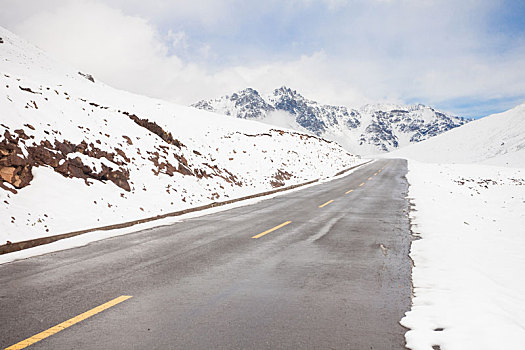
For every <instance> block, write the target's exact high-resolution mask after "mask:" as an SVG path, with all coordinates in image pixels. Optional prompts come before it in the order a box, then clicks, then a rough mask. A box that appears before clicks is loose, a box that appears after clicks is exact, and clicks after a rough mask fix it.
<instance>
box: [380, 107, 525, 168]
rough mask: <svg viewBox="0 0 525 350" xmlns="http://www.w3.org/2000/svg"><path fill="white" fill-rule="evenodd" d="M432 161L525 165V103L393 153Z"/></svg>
mask: <svg viewBox="0 0 525 350" xmlns="http://www.w3.org/2000/svg"><path fill="white" fill-rule="evenodd" d="M390 156H392V157H402V158H410V159H414V160H418V161H422V162H430V163H482V164H491V165H503V166H510V167H525V103H523V104H521V105H519V106H517V107H515V108H513V109H511V110H508V111H506V112H503V113H499V114H493V115H491V116H488V117H485V118H482V119H479V120H475V121H473V122H471V123H468V124H467V125H463V126H462V127H460V128H457V129H454V130H451V131H449V132H447V133H446V134H443V135H439V136H437V137H434V138H432V139H429V140H426V141H424V142H421V143H418V144H417V145H411V146H408V147H406V148H403V149H400V150H398V151H396V152H392V153H391V154H390Z"/></svg>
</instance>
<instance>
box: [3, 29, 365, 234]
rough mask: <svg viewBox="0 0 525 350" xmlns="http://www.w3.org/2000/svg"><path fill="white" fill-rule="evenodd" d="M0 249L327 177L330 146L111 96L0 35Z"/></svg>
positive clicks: (351, 161)
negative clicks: (7, 245) (55, 235)
mask: <svg viewBox="0 0 525 350" xmlns="http://www.w3.org/2000/svg"><path fill="white" fill-rule="evenodd" d="M0 37H1V38H2V40H1V43H0V57H2V59H1V61H0V72H1V74H0V80H1V87H0V113H1V118H0V135H1V136H0V203H1V204H0V232H1V236H0V240H1V241H0V244H4V243H5V242H6V241H12V242H15V241H21V240H26V239H30V238H34V237H39V236H48V235H51V234H56V233H62V232H68V231H72V230H79V229H86V228H91V227H98V226H102V225H108V224H114V223H118V222H123V221H127V220H133V219H139V218H143V217H150V216H154V215H158V214H162V213H166V212H170V211H175V210H180V209H184V208H188V207H193V206H196V205H202V204H207V203H211V202H214V201H221V200H226V199H231V198H236V197H241V196H245V195H249V194H253V193H258V192H263V191H267V190H270V189H273V188H276V187H282V186H287V185H291V184H297V183H302V182H305V181H308V180H312V179H316V178H320V177H327V176H332V175H334V174H335V173H337V172H339V171H340V170H342V169H345V168H347V167H350V166H352V165H355V164H357V163H358V162H361V160H359V159H358V158H356V157H354V156H353V155H351V154H349V153H348V152H346V151H345V150H344V149H342V148H341V147H340V146H339V145H337V144H335V143H333V142H328V141H325V140H322V139H320V138H318V137H315V136H311V135H306V134H301V133H297V132H293V131H290V130H278V129H276V128H272V127H271V126H268V125H266V124H262V123H259V122H255V121H246V120H240V119H232V118H228V117H224V116H221V115H216V114H212V113H209V112H205V111H199V110H196V109H195V108H189V107H184V106H179V105H175V104H172V103H167V102H164V101H161V100H155V99H151V98H146V97H143V96H138V95H134V94H131V93H127V92H124V91H119V90H115V89H113V88H111V87H109V86H106V85H105V84H103V83H101V82H99V81H98V80H97V78H96V77H92V76H91V75H89V74H88V73H86V72H79V71H78V70H75V69H72V68H69V67H67V66H64V65H61V64H59V63H57V62H55V61H53V60H52V59H51V58H49V57H48V56H47V55H46V54H45V53H44V52H42V51H41V50H39V49H38V48H36V47H35V46H33V45H31V44H29V43H27V42H25V41H23V40H22V39H20V38H18V37H16V36H15V35H14V34H12V33H10V32H9V31H7V30H5V29H2V28H0Z"/></svg>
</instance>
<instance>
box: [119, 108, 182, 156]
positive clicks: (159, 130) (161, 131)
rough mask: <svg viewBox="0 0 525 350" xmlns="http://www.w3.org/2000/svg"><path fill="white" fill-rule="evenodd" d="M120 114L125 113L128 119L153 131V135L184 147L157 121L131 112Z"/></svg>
mask: <svg viewBox="0 0 525 350" xmlns="http://www.w3.org/2000/svg"><path fill="white" fill-rule="evenodd" d="M122 114H124V115H127V116H128V117H129V119H131V120H133V121H134V122H135V123H136V124H138V125H140V126H142V127H143V128H146V129H148V130H149V131H151V132H152V133H154V134H155V135H157V136H158V137H160V138H161V139H163V140H164V141H166V142H167V143H169V144H171V145H174V146H176V147H178V148H179V149H181V148H182V147H184V145H183V144H182V143H181V142H180V141H179V140H177V139H175V138H174V137H173V135H172V134H171V132H169V131H165V130H164V129H162V128H161V127H160V126H159V125H158V124H157V123H155V122H152V121H149V120H148V119H141V118H139V117H137V116H136V115H135V114H131V113H128V112H122Z"/></svg>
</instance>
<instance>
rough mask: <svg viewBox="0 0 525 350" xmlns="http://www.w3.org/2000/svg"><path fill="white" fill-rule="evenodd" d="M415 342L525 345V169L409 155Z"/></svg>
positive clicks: (410, 322)
mask: <svg viewBox="0 0 525 350" xmlns="http://www.w3.org/2000/svg"><path fill="white" fill-rule="evenodd" d="M407 177H408V181H409V183H410V188H409V197H410V198H411V201H412V203H413V204H414V209H415V210H413V211H411V214H410V215H411V223H412V230H413V233H414V234H415V235H416V236H420V238H422V239H419V240H415V241H414V242H413V243H412V248H411V253H410V256H411V257H412V259H413V260H414V264H415V266H414V268H413V272H412V278H413V285H414V298H413V306H412V310H411V311H409V312H407V314H406V316H405V317H404V318H403V319H402V320H401V324H402V325H403V326H405V327H407V328H409V329H410V330H409V331H408V332H407V333H406V340H407V347H408V348H410V349H414V350H417V349H432V348H433V346H434V349H437V348H438V347H437V346H439V348H440V349H442V350H454V349H461V350H463V349H523V347H524V344H525V278H523V276H524V275H523V268H524V267H525V254H524V253H523V252H524V251H525V169H519V168H504V167H495V166H487V165H476V164H454V165H452V164H424V163H419V162H416V161H412V160H410V161H409V173H408V176H407Z"/></svg>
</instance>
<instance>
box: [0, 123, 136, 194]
mask: <svg viewBox="0 0 525 350" xmlns="http://www.w3.org/2000/svg"><path fill="white" fill-rule="evenodd" d="M15 133H16V134H17V136H14V135H12V134H11V133H10V132H9V131H7V130H6V131H5V133H4V139H3V140H1V141H0V181H1V182H7V183H9V184H11V185H12V186H14V187H15V188H18V189H19V188H23V187H25V186H27V185H29V184H30V182H31V180H33V173H32V168H33V167H34V166H49V167H51V168H53V169H54V170H55V171H56V172H57V173H59V174H61V175H63V176H66V177H71V178H73V177H74V178H81V179H84V180H86V182H87V179H94V180H100V181H105V180H109V181H111V182H113V183H114V184H115V185H117V186H119V187H120V188H122V189H124V190H126V191H130V190H131V188H130V186H129V183H128V180H129V172H128V170H127V169H125V168H124V167H119V168H118V169H112V168H110V167H108V166H105V165H102V170H101V171H100V172H96V171H94V170H93V169H91V168H90V167H89V166H87V165H85V164H83V163H82V160H81V159H80V158H79V157H75V158H70V157H68V154H70V153H73V152H78V153H81V154H84V155H87V156H89V157H93V158H97V159H100V158H106V159H108V160H109V161H111V162H113V163H115V164H117V165H119V166H122V165H124V164H125V163H124V162H122V161H119V160H117V159H116V157H117V155H116V154H115V153H112V152H107V151H103V150H101V149H99V148H97V147H95V146H94V145H93V143H91V144H88V143H87V142H85V141H82V142H81V143H80V144H78V145H77V144H73V143H71V142H69V141H67V140H64V141H58V140H55V143H54V144H51V142H49V141H48V140H44V141H41V142H40V144H38V145H33V146H28V147H26V146H25V145H22V147H25V149H26V154H24V152H23V151H22V148H21V144H23V142H24V140H27V139H29V138H30V137H28V136H27V135H26V134H25V132H24V131H23V130H21V129H19V130H15ZM119 151H120V152H118V153H119V155H120V156H121V157H122V158H124V159H125V160H127V161H129V159H128V158H127V157H126V155H125V153H124V152H123V151H122V150H119ZM0 187H2V188H4V189H8V190H11V189H9V188H8V187H6V186H5V185H3V184H2V186H0Z"/></svg>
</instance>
